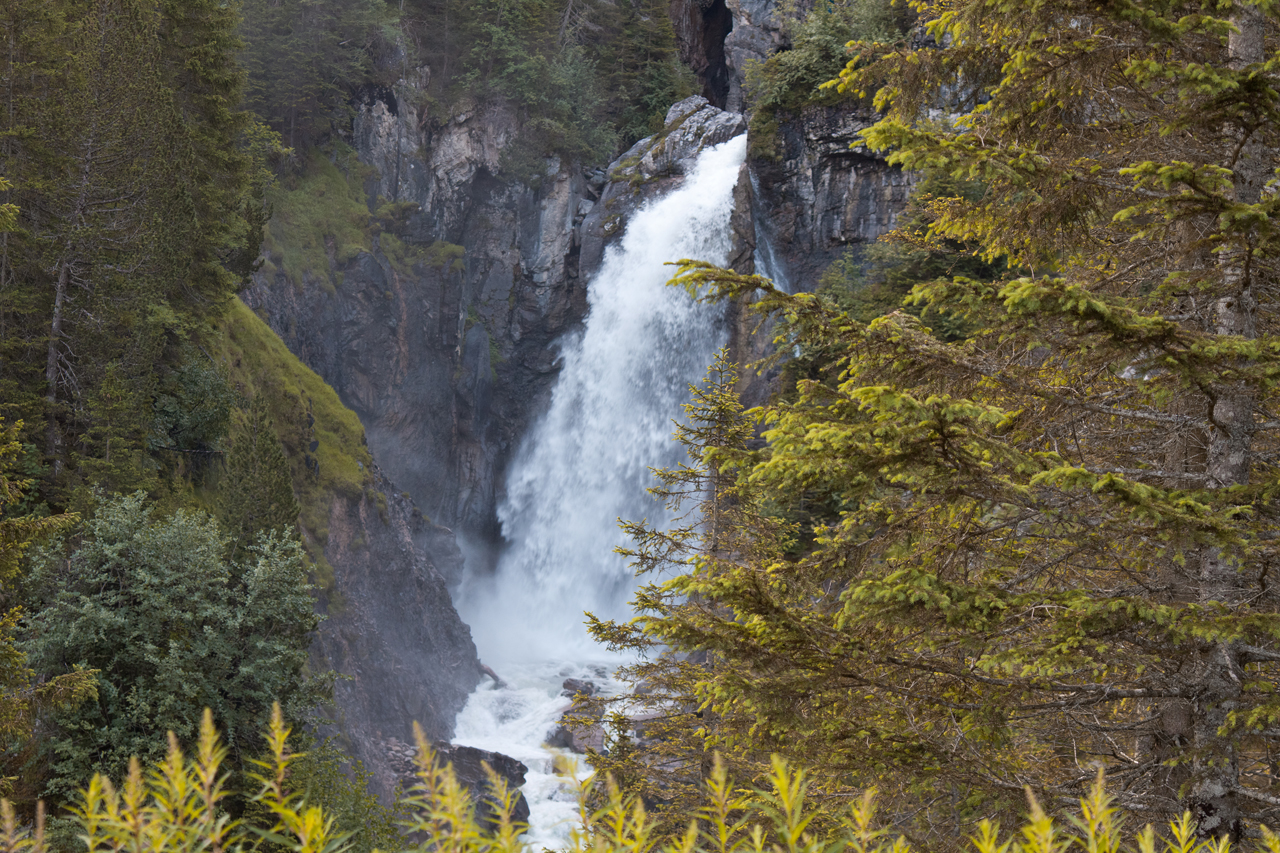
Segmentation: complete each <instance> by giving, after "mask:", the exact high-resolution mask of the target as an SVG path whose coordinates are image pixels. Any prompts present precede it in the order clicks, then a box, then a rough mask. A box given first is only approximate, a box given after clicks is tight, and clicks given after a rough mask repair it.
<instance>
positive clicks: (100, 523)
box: [23, 493, 328, 798]
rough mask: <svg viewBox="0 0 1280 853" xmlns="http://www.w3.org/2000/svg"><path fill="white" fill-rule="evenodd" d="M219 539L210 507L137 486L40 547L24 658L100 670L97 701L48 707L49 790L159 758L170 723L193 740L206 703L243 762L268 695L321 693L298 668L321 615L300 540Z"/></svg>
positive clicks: (286, 701) (321, 686) (314, 696)
mask: <svg viewBox="0 0 1280 853" xmlns="http://www.w3.org/2000/svg"><path fill="white" fill-rule="evenodd" d="M228 544H229V543H228V541H227V539H226V537H225V536H224V535H223V534H222V532H221V531H220V530H219V528H218V525H217V524H216V523H215V522H214V521H213V519H211V518H209V517H208V516H207V515H204V514H203V513H189V512H185V511H179V512H178V513H176V514H175V515H173V516H171V517H168V518H155V517H153V514H152V511H151V509H150V507H149V506H148V504H147V503H146V501H145V499H144V497H143V496H142V495H141V494H140V493H139V494H135V495H133V496H130V497H121V498H114V499H109V500H104V501H102V502H101V503H100V504H99V507H98V510H97V513H96V514H95V516H94V517H93V518H91V519H89V520H88V521H86V522H85V525H84V528H83V530H82V531H80V532H79V533H78V535H77V536H75V537H74V538H72V539H70V540H69V541H68V542H67V543H66V544H65V545H64V546H62V547H61V548H59V549H56V550H50V551H47V552H44V553H41V554H40V555H38V556H37V558H36V560H35V564H34V567H33V576H34V583H33V586H34V594H33V598H35V599H36V600H35V601H34V602H33V607H32V613H33V615H32V618H31V625H30V629H29V630H28V631H27V632H26V639H25V641H24V645H23V648H24V650H25V651H26V652H27V653H28V654H29V656H30V662H31V663H30V665H31V666H32V667H33V668H35V669H37V670H38V671H40V672H45V673H61V672H66V671H68V670H71V669H72V668H73V667H80V668H86V667H87V668H92V669H95V670H98V672H99V676H98V677H99V686H98V697H97V701H94V702H89V703H86V704H84V705H82V706H80V707H79V708H77V709H75V710H71V711H64V712H62V713H59V714H57V715H55V717H54V721H55V722H56V727H55V728H54V729H53V731H52V732H51V733H50V735H49V736H48V737H47V738H46V739H45V740H44V742H43V744H42V747H43V756H44V761H45V762H47V767H48V768H49V778H48V781H47V785H46V792H47V793H48V794H49V795H52V796H55V797H59V798H61V797H66V796H67V795H69V794H70V793H71V792H73V791H74V790H75V789H76V787H77V786H78V785H79V784H81V782H82V780H83V779H85V778H88V777H89V776H91V775H92V774H93V773H95V772H106V773H112V774H116V775H121V774H123V773H124V771H125V770H126V768H127V767H128V762H129V758H130V756H132V755H138V756H143V757H146V758H158V757H159V756H160V754H161V752H159V751H158V750H160V749H161V747H162V740H161V738H162V737H163V733H164V732H166V731H171V732H173V733H174V734H175V735H176V736H177V738H178V740H179V742H181V743H192V742H194V739H195V737H196V734H197V732H198V728H199V723H200V716H201V713H202V709H203V708H206V707H207V708H211V709H212V710H213V714H214V718H215V719H216V720H218V721H219V723H220V724H221V726H222V727H223V728H224V729H225V730H226V733H227V739H228V742H229V743H230V745H231V747H232V749H233V751H234V755H235V756H236V763H237V765H238V766H240V767H242V768H243V762H244V761H246V760H247V759H248V757H249V756H252V755H254V754H256V753H257V752H258V749H259V747H258V743H259V740H258V738H259V735H258V732H259V731H260V729H261V727H262V726H264V725H265V724H266V722H267V720H268V719H269V715H270V709H271V705H272V702H274V701H279V702H281V703H283V705H284V707H285V709H286V712H287V713H288V715H289V716H290V718H292V719H295V720H296V719H300V718H301V717H302V716H303V715H305V714H306V713H307V712H309V711H310V710H311V709H312V708H314V707H315V706H316V704H317V703H318V702H320V701H322V699H323V697H324V696H325V694H326V691H327V682H328V679H327V678H325V677H323V676H314V675H308V674H306V673H305V667H306V663H307V649H308V647H309V645H310V641H311V636H312V633H313V632H314V630H315V628H316V626H317V624H318V623H319V620H320V617H318V616H316V615H315V613H314V603H313V601H312V598H311V594H310V586H309V585H308V584H307V582H306V566H305V558H304V556H303V553H302V547H301V545H300V544H299V543H298V542H297V541H296V540H293V539H286V538H283V537H281V536H278V535H276V534H265V535H262V536H259V537H258V538H257V539H256V540H255V541H254V542H253V544H251V545H250V546H248V547H247V548H244V549H243V551H244V557H243V558H242V559H238V560H234V561H232V560H228V559H227V556H226V555H227V548H228Z"/></svg>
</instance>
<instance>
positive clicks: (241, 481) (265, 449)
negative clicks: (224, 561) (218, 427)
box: [218, 397, 300, 555]
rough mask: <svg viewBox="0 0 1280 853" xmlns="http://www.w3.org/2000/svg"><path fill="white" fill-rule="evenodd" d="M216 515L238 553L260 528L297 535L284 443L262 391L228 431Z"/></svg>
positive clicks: (249, 542)
mask: <svg viewBox="0 0 1280 853" xmlns="http://www.w3.org/2000/svg"><path fill="white" fill-rule="evenodd" d="M225 477H226V479H225V485H224V486H223V493H222V499H221V501H220V504H219V508H218V518H219V520H220V521H221V522H222V528H223V529H224V530H226V531H227V533H228V534H229V535H230V536H231V542H232V545H231V549H232V553H233V554H234V555H239V554H240V553H241V552H242V551H244V550H245V549H247V548H248V547H249V546H250V545H251V543H252V542H253V541H254V539H255V538H256V537H257V535H258V534H259V533H275V534H277V535H279V536H281V537H292V536H296V535H297V532H296V525H297V523H298V512H299V511H300V510H299V508H298V501H297V499H296V498H295V497H294V494H293V481H292V479H291V477H290V473H289V463H288V460H287V459H285V455H284V446H283V445H282V444H281V443H280V437H279V436H278V435H276V432H275V430H274V429H272V427H271V416H270V415H269V414H268V412H267V406H266V403H265V402H264V401H263V400H262V398H261V397H254V398H253V399H252V400H250V401H249V405H248V406H247V407H246V408H245V409H244V411H243V414H242V418H241V420H240V421H239V422H238V423H237V424H236V425H235V427H234V428H233V429H232V432H231V448H230V450H229V451H228V453H227V466H226V475H225Z"/></svg>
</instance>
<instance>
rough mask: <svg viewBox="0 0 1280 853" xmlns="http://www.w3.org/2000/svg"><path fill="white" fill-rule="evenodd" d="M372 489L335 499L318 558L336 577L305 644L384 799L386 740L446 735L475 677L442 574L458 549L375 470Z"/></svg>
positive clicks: (337, 721)
mask: <svg viewBox="0 0 1280 853" xmlns="http://www.w3.org/2000/svg"><path fill="white" fill-rule="evenodd" d="M374 475H375V485H376V488H377V490H378V491H376V492H374V493H373V496H370V494H368V493H366V494H361V496H360V497H359V498H351V497H345V496H340V495H339V496H335V499H334V501H333V504H332V507H331V510H330V513H329V519H328V541H327V544H326V546H325V549H324V556H325V559H326V560H327V561H328V562H329V564H330V565H331V566H333V569H334V572H333V583H332V585H331V586H330V587H329V589H328V590H327V591H325V592H322V593H321V599H320V601H319V606H320V608H321V609H322V610H323V611H324V612H325V613H326V614H327V619H326V620H325V622H323V623H322V624H321V626H320V631H319V633H318V636H317V638H316V640H315V641H314V643H313V645H312V648H311V656H312V660H313V662H314V663H313V665H314V666H315V668H316V669H318V670H324V669H333V670H336V671H337V672H338V673H339V674H340V675H341V676H343V678H341V679H340V680H339V681H338V682H337V683H336V684H335V686H334V707H333V708H332V709H327V710H329V711H330V713H331V718H330V722H331V725H332V731H330V732H326V733H332V734H336V735H337V736H338V737H339V738H340V739H341V740H342V741H343V743H344V744H345V745H346V746H347V748H348V749H349V750H350V753H351V755H352V756H353V757H354V758H357V759H359V760H360V761H361V762H363V764H364V765H365V768H366V769H367V770H368V771H369V772H370V774H371V775H372V779H373V783H374V789H375V791H376V793H378V794H379V795H381V796H384V797H389V796H390V794H391V792H392V791H393V790H394V788H395V786H396V783H397V782H398V775H397V773H396V771H395V769H394V768H393V767H392V765H391V764H390V763H389V761H388V759H387V755H386V748H385V744H386V742H387V741H388V740H389V739H393V738H402V739H409V740H411V739H412V727H413V723H414V721H417V722H418V723H420V724H421V725H422V728H423V731H425V732H426V733H427V735H428V737H432V738H448V737H450V736H451V735H452V734H453V721H454V717H455V716H456V715H457V713H458V711H459V710H461V708H462V706H463V704H465V702H466V699H467V696H468V695H469V694H470V693H471V691H472V690H473V689H474V688H475V686H476V684H478V683H479V681H480V678H481V670H480V663H479V661H478V660H477V659H476V651H475V645H474V644H473V643H472V641H471V633H470V631H469V629H468V628H467V626H466V625H465V624H463V622H462V620H461V619H460V618H459V617H458V614H457V612H456V611H455V610H454V609H453V604H452V602H451V601H450V598H449V592H448V588H447V587H446V585H445V581H444V574H445V573H454V572H456V571H458V568H459V567H460V565H461V562H462V555H461V553H460V552H459V551H458V547H457V545H456V544H454V542H453V536H452V534H451V533H450V531H448V530H446V529H444V528H440V527H437V526H435V525H432V524H431V523H429V522H428V521H426V519H424V518H423V517H422V514H421V513H419V512H418V511H417V509H416V508H415V507H414V506H413V503H412V501H410V500H408V499H407V498H406V497H403V496H401V495H399V494H398V493H396V492H395V491H394V487H393V486H392V485H391V483H389V482H388V481H387V480H386V479H385V478H384V477H382V476H381V474H380V473H379V472H377V471H375V472H374Z"/></svg>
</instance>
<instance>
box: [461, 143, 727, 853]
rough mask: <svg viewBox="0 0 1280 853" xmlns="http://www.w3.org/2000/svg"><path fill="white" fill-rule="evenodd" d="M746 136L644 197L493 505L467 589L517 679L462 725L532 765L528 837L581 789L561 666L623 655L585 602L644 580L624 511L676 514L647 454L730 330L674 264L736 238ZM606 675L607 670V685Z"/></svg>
mask: <svg viewBox="0 0 1280 853" xmlns="http://www.w3.org/2000/svg"><path fill="white" fill-rule="evenodd" d="M745 155H746V137H745V135H743V136H738V137H736V138H735V139H732V140H729V141H728V142H725V143H722V144H720V145H717V146H715V147H712V148H708V149H707V150H705V151H703V152H702V153H701V154H700V155H699V157H698V162H697V164H696V166H695V167H694V169H693V170H692V171H691V173H690V174H689V175H688V176H687V177H686V179H685V181H684V182H683V183H682V184H681V185H680V186H679V187H677V188H676V189H675V190H673V191H672V192H670V193H668V194H667V195H666V196H663V197H662V198H659V199H657V200H655V201H653V202H651V203H649V204H648V205H647V206H645V207H644V208H642V209H641V210H639V211H637V212H636V213H635V214H634V215H633V216H632V217H631V219H630V222H629V223H628V225H627V231H626V234H625V235H624V236H623V238H622V240H621V243H620V245H616V246H614V247H612V248H610V249H609V250H608V252H607V253H606V255H605V259H604V263H603V265H602V267H601V269H600V271H599V273H597V274H596V276H595V277H594V278H593V279H592V281H591V285H590V289H589V296H588V299H589V303H590V307H589V312H588V315H587V319H586V325H585V328H584V329H583V331H582V332H581V334H579V335H577V336H575V337H574V338H572V339H571V340H568V341H566V342H565V343H564V345H563V350H562V354H563V369H562V371H561V373H560V376H559V378H558V380H557V383H556V386H555V388H554V390H553V392H552V398H551V406H550V409H549V411H548V412H547V413H546V415H545V416H544V417H543V418H542V419H541V420H539V421H538V423H537V424H536V425H535V426H534V427H533V429H532V430H531V431H530V434H529V435H528V437H527V438H526V441H525V443H524V445H523V446H522V448H521V451H520V453H519V455H518V456H517V458H516V459H515V461H514V463H513V465H512V467H511V471H510V474H509V476H508V480H507V497H506V500H505V502H504V503H503V504H502V506H501V508H500V510H499V517H500V519H501V521H502V526H503V535H504V537H505V538H506V540H507V542H508V543H509V545H508V547H507V549H506V551H505V552H504V554H503V555H502V557H501V558H500V560H499V563H498V567H497V571H496V572H495V573H494V575H493V576H492V577H491V578H485V579H474V578H473V579H471V581H470V582H469V583H468V584H467V585H466V586H464V588H463V590H461V594H460V595H459V596H458V598H459V601H458V604H459V610H460V611H461V613H462V615H463V618H464V619H465V620H466V621H467V623H468V624H469V625H471V628H472V633H473V635H474V637H475V640H476V645H477V646H478V647H479V649H480V654H481V658H482V659H483V660H485V661H486V662H487V663H489V664H490V665H492V666H493V667H494V668H495V669H497V670H498V672H499V674H501V675H502V676H503V677H504V678H506V679H507V680H508V681H509V682H511V683H512V685H513V686H512V687H509V688H506V689H495V688H493V687H492V685H488V684H486V685H482V687H481V689H480V690H478V691H477V692H476V693H475V694H474V695H473V696H472V697H471V700H470V701H469V703H468V705H467V707H466V708H465V709H464V710H463V712H462V714H461V715H460V716H459V718H458V724H457V731H456V733H455V740H456V742H458V743H465V744H468V745H471V746H477V747H481V748H484V749H492V750H496V751H499V752H504V753H506V754H508V755H512V756H514V757H515V758H518V759H520V760H521V761H523V762H525V764H527V765H528V766H529V767H530V774H529V782H528V783H527V784H526V785H525V793H526V796H527V797H528V798H529V800H530V806H531V808H532V810H533V815H532V817H531V820H530V823H531V832H530V835H531V838H530V839H529V840H530V841H531V843H532V844H533V846H534V849H537V848H538V846H539V845H547V846H555V842H556V839H557V838H558V837H563V836H562V834H561V833H560V832H559V831H557V829H556V827H555V826H554V824H555V823H556V822H557V821H565V820H571V819H572V817H573V809H572V804H571V802H569V803H567V802H565V800H566V798H565V797H564V796H563V795H560V796H557V795H556V794H555V793H554V791H555V789H556V787H557V785H558V783H557V782H556V780H555V778H554V776H553V775H552V774H553V768H552V766H551V764H552V761H551V759H552V755H551V753H550V752H548V751H547V750H546V749H545V748H544V747H543V746H542V742H543V741H544V740H545V739H546V737H547V734H548V732H549V729H550V728H551V727H552V726H554V724H555V721H556V719H557V717H558V716H559V714H560V712H562V711H563V710H564V708H565V706H567V705H568V700H567V699H563V698H561V697H559V695H558V694H559V690H560V681H561V680H563V678H564V677H566V676H574V677H583V676H587V677H590V678H592V680H594V681H596V682H597V683H600V682H601V681H602V678H601V673H603V672H605V668H607V669H612V668H613V666H615V665H616V664H617V663H618V662H619V661H617V660H616V659H610V658H609V657H608V656H607V654H606V653H605V652H604V650H603V649H601V648H599V647H597V646H595V645H594V644H593V643H592V641H591V640H590V638H589V637H588V635H587V633H586V630H585V628H584V627H583V624H582V623H583V611H588V610H589V611H591V612H593V613H595V614H597V615H599V616H603V617H610V618H616V617H623V616H625V614H626V607H627V602H628V599H629V597H630V593H631V591H632V589H633V588H634V585H635V580H634V577H633V574H632V571H631V569H630V568H629V567H628V566H627V565H626V561H625V560H624V559H623V558H622V557H620V556H618V555H617V554H614V553H613V549H614V548H616V547H617V546H619V545H622V544H624V543H625V538H624V537H623V535H622V533H621V531H620V530H619V529H618V519H619V518H624V519H635V520H639V519H641V518H647V519H649V521H650V522H651V523H656V524H662V523H664V522H665V521H666V520H667V517H666V511H665V509H664V508H663V507H662V506H661V505H660V504H659V503H657V502H656V501H654V500H653V499H652V497H650V496H649V495H648V494H647V493H646V489H647V488H648V487H649V486H650V485H652V483H653V476H652V474H651V472H650V470H649V468H650V467H651V466H655V467H656V466H665V465H671V464H674V463H676V462H678V461H679V460H680V459H681V458H682V457H683V453H684V451H683V449H682V448H680V447H679V446H678V445H676V444H675V443H674V442H673V441H672V440H671V434H672V432H673V424H672V420H673V419H675V418H678V417H680V415H681V408H680V407H681V405H682V404H683V403H684V402H685V401H686V400H687V399H688V396H689V395H688V386H689V385H690V384H691V383H695V382H697V381H699V380H700V379H701V378H702V376H703V374H704V373H705V371H706V368H707V365H708V364H709V363H710V361H711V358H712V356H713V354H714V352H715V349H716V347H717V346H719V345H720V344H721V342H722V339H723V337H724V332H723V330H722V329H721V328H720V323H719V313H718V310H717V309H716V308H714V307H708V306H703V305H698V304H697V303H695V302H694V301H693V300H692V299H690V298H689V296H688V295H687V294H686V293H684V292H683V291H681V290H678V289H676V288H671V287H668V286H667V285H666V282H667V281H668V280H669V279H670V277H671V275H672V273H673V272H674V269H673V268H672V267H670V266H667V265H666V264H667V263H668V262H670V261H674V260H678V259H680V258H696V259H699V260H705V261H710V262H712V263H716V264H723V263H725V262H726V261H727V259H728V253H729V250H730V248H731V246H730V243H731V237H730V230H729V219H730V215H731V213H732V209H733V188H734V185H735V184H736V183H737V179H738V173H739V167H740V166H741V164H742V161H743V159H744V157H745ZM602 686H604V685H602Z"/></svg>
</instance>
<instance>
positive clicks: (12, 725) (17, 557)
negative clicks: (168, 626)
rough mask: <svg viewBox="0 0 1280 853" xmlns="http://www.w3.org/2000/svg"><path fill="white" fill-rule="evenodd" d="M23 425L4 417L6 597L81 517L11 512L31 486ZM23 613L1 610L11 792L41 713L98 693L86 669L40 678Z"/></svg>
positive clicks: (1, 468)
mask: <svg viewBox="0 0 1280 853" xmlns="http://www.w3.org/2000/svg"><path fill="white" fill-rule="evenodd" d="M21 429H22V424H20V423H18V424H12V425H8V424H5V423H4V422H3V421H2V420H0V595H3V596H4V599H6V600H12V599H13V597H14V593H15V591H16V588H17V581H18V579H19V573H20V570H21V566H22V559H23V556H24V555H25V554H26V553H27V551H28V549H29V548H30V547H31V545H32V544H34V543H36V542H38V541H39V540H41V539H43V538H45V537H48V536H50V535H51V534H54V533H56V532H57V531H59V530H63V529H65V528H67V527H69V526H70V525H72V524H74V523H75V521H76V517H75V516H73V515H57V516H46V517H36V516H31V515H25V516H18V517H13V516H7V513H8V512H9V511H11V510H12V508H13V507H14V506H15V505H16V504H17V503H18V502H19V500H20V499H21V498H22V494H23V491H24V490H26V489H27V488H29V487H30V485H31V483H30V481H27V480H22V479H18V478H17V477H16V476H15V470H14V469H15V466H16V462H17V459H18V456H19V454H20V452H21V449H22V448H21V445H20V444H19V443H18V441H17V436H18V434H19V432H20V431H21ZM6 516H7V517H6ZM22 615H23V610H22V608H21V607H10V608H9V609H8V610H6V611H5V612H4V613H0V788H3V789H4V790H5V793H6V796H8V795H12V794H13V793H14V786H13V783H14V782H15V781H16V778H15V777H8V776H4V775H2V774H3V773H4V772H5V771H11V770H15V769H17V768H16V767H15V766H14V765H16V764H20V763H21V761H20V757H21V756H23V754H24V753H25V752H27V751H28V748H29V746H30V744H29V743H28V741H27V739H28V738H29V736H30V735H31V731H32V728H33V725H34V722H35V717H36V714H37V713H38V712H39V711H40V710H41V709H44V708H49V707H62V708H69V707H72V706H74V705H76V704H77V703H78V702H82V701H85V700H88V699H92V698H93V696H94V677H93V675H94V674H93V672H92V671H88V670H85V669H83V668H81V669H76V670H74V671H73V672H70V673H67V674H65V675H61V676H59V677H56V678H51V679H46V680H44V681H43V683H37V682H36V681H35V680H34V676H35V673H34V672H33V671H32V670H31V669H30V668H29V667H28V665H27V658H26V655H25V654H23V652H22V651H21V649H19V648H18V645H17V642H16V639H15V636H14V635H15V632H16V630H17V627H18V622H19V620H20V619H21V618H22Z"/></svg>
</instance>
